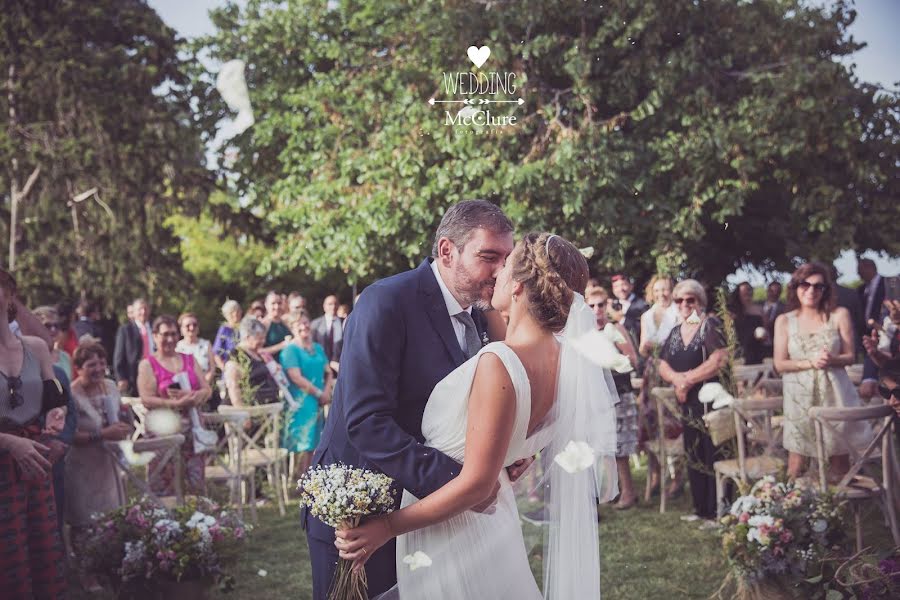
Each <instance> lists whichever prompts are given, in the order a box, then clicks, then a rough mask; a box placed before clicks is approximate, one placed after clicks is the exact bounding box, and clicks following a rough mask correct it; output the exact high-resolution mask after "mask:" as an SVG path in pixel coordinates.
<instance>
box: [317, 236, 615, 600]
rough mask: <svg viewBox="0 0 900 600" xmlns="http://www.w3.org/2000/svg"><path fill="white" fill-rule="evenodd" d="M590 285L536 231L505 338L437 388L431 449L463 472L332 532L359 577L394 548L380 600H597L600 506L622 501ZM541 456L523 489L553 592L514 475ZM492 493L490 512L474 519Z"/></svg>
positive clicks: (562, 244)
mask: <svg viewBox="0 0 900 600" xmlns="http://www.w3.org/2000/svg"><path fill="white" fill-rule="evenodd" d="M586 279H587V263H586V261H585V260H584V257H583V256H582V255H581V253H580V252H579V251H578V249H577V248H575V247H574V246H573V245H572V244H571V243H569V242H568V241H566V240H564V239H563V238H561V237H559V236H557V235H551V234H546V233H541V234H538V233H531V234H528V235H527V236H525V238H524V239H523V240H522V241H521V242H519V244H518V245H517V246H516V247H515V249H514V250H513V252H512V254H510V256H509V258H508V259H507V261H506V265H505V266H504V268H503V270H502V271H501V272H500V273H499V275H498V276H497V282H496V285H495V288H494V295H493V298H492V301H491V304H492V305H493V306H494V308H496V309H497V310H499V311H502V312H504V313H507V314H508V315H509V323H508V328H507V334H506V340H505V341H504V342H495V343H491V344H488V345H487V346H485V347H484V348H483V349H482V350H481V351H480V352H479V353H478V354H477V355H476V356H474V357H472V358H471V359H470V360H469V361H467V362H466V363H464V364H463V365H461V366H460V367H459V368H457V369H456V370H455V371H453V372H452V373H450V374H449V375H448V376H447V377H446V378H444V379H443V380H442V381H441V382H440V383H438V385H437V386H436V387H435V389H434V391H433V392H432V394H431V396H430V398H429V400H428V404H427V405H426V408H425V413H424V416H423V419H422V433H423V435H424V436H425V438H426V442H425V443H426V444H427V445H429V446H431V447H434V448H437V449H439V450H441V451H442V452H444V453H445V454H447V455H448V456H450V457H451V458H453V459H455V460H457V461H459V462H461V463H462V468H461V471H460V474H459V475H458V476H457V477H456V478H455V479H453V480H451V481H450V482H449V483H448V484H446V485H445V486H444V487H442V488H440V489H439V490H437V491H436V492H434V493H433V494H431V495H429V496H427V497H425V498H423V499H421V500H419V499H417V498H415V497H414V496H412V495H411V494H410V493H409V492H404V494H403V501H402V505H401V509H400V510H398V511H396V512H394V513H391V514H387V515H380V516H378V517H374V518H372V519H369V520H367V521H366V522H365V523H364V524H362V525H360V526H359V527H357V528H355V529H350V530H344V531H337V532H336V537H337V539H336V541H335V546H337V548H338V550H339V551H340V556H341V557H342V558H345V559H348V560H353V561H354V563H355V564H354V568H355V569H359V568H362V565H363V564H365V562H366V560H367V557H368V556H370V555H371V554H372V553H373V552H374V551H375V550H376V549H378V548H379V547H381V546H382V545H383V544H384V543H385V542H387V541H388V540H390V539H391V538H393V537H397V538H398V539H397V575H398V583H397V586H396V587H395V588H393V589H392V590H390V591H388V592H387V593H386V594H385V595H384V596H382V598H396V597H399V598H402V599H419V598H447V599H460V600H462V599H466V600H468V599H475V598H484V599H500V598H509V599H516V600H519V599H529V598H533V599H538V598H542V597H543V598H551V599H554V600H566V599H570V598H579V599H587V598H599V597H600V555H599V543H598V537H597V517H596V506H597V502H598V500H599V501H601V502H604V501H608V500H610V499H611V498H612V497H613V496H614V495H615V493H616V482H615V456H614V454H615V445H616V434H615V411H614V406H613V404H614V403H615V401H616V400H617V398H616V396H615V391H614V388H610V386H609V382H610V381H611V379H607V376H608V372H606V371H604V369H602V368H601V367H599V366H597V364H595V363H594V362H592V361H591V359H590V358H588V355H587V353H584V352H583V351H582V348H584V346H585V344H584V340H586V339H588V338H589V335H591V334H593V335H597V332H596V331H595V329H596V327H595V319H594V316H593V313H592V312H591V310H590V309H589V308H588V307H587V305H586V304H585V302H584V298H583V297H582V296H581V295H580V293H578V292H579V291H580V290H581V289H583V287H584V282H585V281H586ZM573 442H575V444H573ZM537 453H540V455H541V458H540V459H539V460H538V461H535V464H534V465H532V468H533V469H534V468H535V467H536V465H537V464H538V463H540V464H541V466H542V475H541V477H540V478H538V483H537V486H536V487H535V488H534V489H533V490H528V491H527V492H531V493H533V492H534V491H535V490H538V491H541V492H543V493H544V505H543V510H544V514H545V518H546V520H547V521H549V524H550V527H549V528H544V533H543V537H544V539H543V544H542V546H543V548H542V553H543V554H542V555H541V552H537V553H535V552H532V553H531V555H532V556H535V554H537V555H538V556H539V557H540V560H541V563H542V566H543V593H542V592H541V590H540V589H539V587H538V584H537V582H536V581H535V578H534V576H533V575H532V570H531V567H530V566H529V552H528V549H527V548H526V544H525V540H524V538H523V534H522V527H521V525H520V521H519V513H518V509H517V499H516V491H515V490H514V489H513V488H514V486H513V485H512V484H511V483H510V481H509V478H508V477H507V474H506V470H505V467H507V466H509V465H511V464H513V463H514V462H516V461H518V460H520V459H522V458H526V457H532V456H534V455H535V454H537ZM529 480H531V481H532V482H533V481H534V480H535V478H533V477H532V478H529V477H522V478H520V479H519V481H520V482H522V481H529ZM516 487H518V484H517V485H516ZM495 492H496V501H495V504H494V506H493V507H492V509H489V510H487V511H485V512H474V511H472V510H469V509H471V508H472V507H475V506H477V505H479V504H481V503H482V502H483V501H485V499H487V498H490V497H491V496H492V495H493V494H494V493H495ZM527 492H526V493H527ZM526 493H523V494H521V495H522V496H525V495H526Z"/></svg>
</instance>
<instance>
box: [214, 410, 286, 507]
mask: <svg viewBox="0 0 900 600" xmlns="http://www.w3.org/2000/svg"><path fill="white" fill-rule="evenodd" d="M218 410H219V412H220V413H222V414H225V415H227V414H230V413H232V414H233V413H235V412H244V413H246V414H248V415H249V416H250V420H251V421H253V422H254V423H257V424H258V428H257V429H256V430H255V431H254V432H253V434H252V435H250V434H248V433H247V431H246V430H245V429H244V428H243V427H242V428H241V429H240V436H241V439H242V440H243V442H242V443H243V449H242V451H241V452H242V456H241V462H242V464H244V465H248V466H251V467H253V468H254V469H256V468H263V469H265V470H266V475H267V477H268V479H269V485H271V486H272V488H273V489H274V490H275V496H276V498H277V500H278V512H279V513H280V514H281V515H282V516H284V514H285V511H284V505H285V503H286V502H287V485H288V484H287V466H286V465H285V461H286V459H287V456H288V451H287V449H285V448H282V447H281V445H280V442H281V413H282V411H283V406H282V403H281V402H273V403H271V404H260V405H256V406H240V407H238V406H229V405H220V406H219V409H218Z"/></svg>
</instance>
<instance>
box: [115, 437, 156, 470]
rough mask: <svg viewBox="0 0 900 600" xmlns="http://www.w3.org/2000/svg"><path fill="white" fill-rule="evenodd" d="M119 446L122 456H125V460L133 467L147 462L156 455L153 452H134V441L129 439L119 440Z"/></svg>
mask: <svg viewBox="0 0 900 600" xmlns="http://www.w3.org/2000/svg"><path fill="white" fill-rule="evenodd" d="M119 448H120V449H121V450H122V456H124V457H125V460H126V462H128V464H129V465H132V466H135V467H142V466H144V465H147V464H149V463H150V461H151V460H153V457H154V456H156V453H155V452H135V451H134V442H133V441H131V440H122V441H120V442H119Z"/></svg>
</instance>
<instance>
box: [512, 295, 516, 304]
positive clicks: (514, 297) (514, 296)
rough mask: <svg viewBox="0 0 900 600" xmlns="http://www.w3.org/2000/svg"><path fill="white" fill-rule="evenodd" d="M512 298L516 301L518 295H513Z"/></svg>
mask: <svg viewBox="0 0 900 600" xmlns="http://www.w3.org/2000/svg"><path fill="white" fill-rule="evenodd" d="M512 300H513V302H515V301H516V295H515V294H513V295H512Z"/></svg>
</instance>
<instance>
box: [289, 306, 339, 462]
mask: <svg viewBox="0 0 900 600" xmlns="http://www.w3.org/2000/svg"><path fill="white" fill-rule="evenodd" d="M284 320H285V322H286V324H287V326H288V327H289V328H290V330H291V335H293V339H292V340H291V342H290V343H289V344H288V345H287V346H285V347H284V349H282V351H281V354H280V355H279V357H278V361H279V362H280V363H281V367H282V368H283V369H284V372H285V373H287V377H288V380H289V382H290V385H289V389H290V392H291V397H292V398H293V399H294V402H295V403H296V404H297V406H296V407H290V408H288V410H287V415H286V417H285V420H284V431H283V432H282V436H281V445H282V447H283V448H286V449H287V450H288V451H289V452H291V453H292V455H293V454H294V453H297V454H299V457H298V460H297V461H296V462H295V461H293V460H292V461H291V462H292V463H295V466H296V470H295V471H294V469H292V471H294V473H292V475H293V474H296V473H303V472H304V471H306V469H307V468H309V463H310V459H311V458H312V451H313V450H315V449H316V444H318V443H319V435H320V434H321V419H320V417H319V414H320V409H321V407H323V406H325V405H327V404H328V403H330V402H331V391H332V379H331V369H329V368H328V357H327V356H325V350H324V349H323V348H322V346H320V345H319V344H317V343H315V342H313V339H312V328H311V327H310V324H309V315H308V314H307V313H306V311H301V312H299V313H291V314H290V315H288V316H287V317H286V318H285V319H284ZM292 458H293V456H292Z"/></svg>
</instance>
